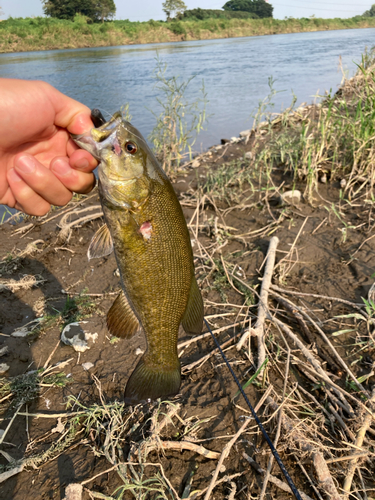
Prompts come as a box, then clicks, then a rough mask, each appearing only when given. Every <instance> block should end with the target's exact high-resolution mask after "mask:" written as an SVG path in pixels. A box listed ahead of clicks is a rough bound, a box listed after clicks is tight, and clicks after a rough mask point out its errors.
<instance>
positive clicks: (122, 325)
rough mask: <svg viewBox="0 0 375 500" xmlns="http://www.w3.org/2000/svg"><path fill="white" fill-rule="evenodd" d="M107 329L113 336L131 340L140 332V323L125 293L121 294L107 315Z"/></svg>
mask: <svg viewBox="0 0 375 500" xmlns="http://www.w3.org/2000/svg"><path fill="white" fill-rule="evenodd" d="M107 327H108V331H109V333H110V334H111V335H115V336H116V337H120V338H122V339H130V338H131V337H133V335H135V334H136V333H138V332H139V331H140V324H139V321H138V319H137V317H136V315H135V314H134V311H133V309H132V308H131V306H130V304H129V302H128V299H127V298H126V297H125V294H124V292H120V294H119V295H118V297H117V298H116V300H115V301H114V303H113V304H112V307H111V309H110V310H109V311H108V314H107Z"/></svg>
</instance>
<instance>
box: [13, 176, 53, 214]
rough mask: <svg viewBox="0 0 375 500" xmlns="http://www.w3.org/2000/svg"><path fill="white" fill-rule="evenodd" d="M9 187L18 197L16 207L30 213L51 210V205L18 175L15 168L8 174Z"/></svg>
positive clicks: (42, 212) (43, 212)
mask: <svg viewBox="0 0 375 500" xmlns="http://www.w3.org/2000/svg"><path fill="white" fill-rule="evenodd" d="M7 180H8V183H9V187H10V189H11V190H12V193H13V195H14V197H15V199H16V203H15V205H14V206H15V208H17V210H21V211H22V212H25V213H26V214H29V215H38V216H40V215H45V214H46V213H48V212H49V210H50V208H51V205H50V204H49V203H48V202H47V201H46V200H44V199H43V198H42V197H41V196H39V195H38V194H37V193H35V191H33V190H32V188H31V187H30V186H28V185H27V184H26V182H25V181H24V180H23V179H22V177H20V176H19V175H18V173H17V172H16V171H15V169H14V168H12V169H10V170H9V172H8V174H7Z"/></svg>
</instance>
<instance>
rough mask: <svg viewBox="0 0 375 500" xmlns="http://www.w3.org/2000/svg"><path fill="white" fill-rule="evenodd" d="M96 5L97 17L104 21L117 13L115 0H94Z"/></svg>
mask: <svg viewBox="0 0 375 500" xmlns="http://www.w3.org/2000/svg"><path fill="white" fill-rule="evenodd" d="M94 4H95V6H96V17H97V19H100V20H101V21H102V22H103V21H104V19H109V18H110V17H113V16H114V15H115V14H116V5H115V2H114V0H98V1H94Z"/></svg>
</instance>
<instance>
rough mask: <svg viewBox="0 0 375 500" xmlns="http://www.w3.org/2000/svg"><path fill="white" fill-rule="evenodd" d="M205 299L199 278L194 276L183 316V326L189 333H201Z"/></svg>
mask: <svg viewBox="0 0 375 500" xmlns="http://www.w3.org/2000/svg"><path fill="white" fill-rule="evenodd" d="M203 316H204V308H203V299H202V295H201V292H200V290H199V287H198V284H197V280H196V279H195V277H193V279H192V282H191V287H190V292H189V300H188V303H187V306H186V310H185V314H184V316H183V318H182V326H183V328H184V330H185V332H186V333H187V334H188V335H199V334H200V333H201V332H202V327H203Z"/></svg>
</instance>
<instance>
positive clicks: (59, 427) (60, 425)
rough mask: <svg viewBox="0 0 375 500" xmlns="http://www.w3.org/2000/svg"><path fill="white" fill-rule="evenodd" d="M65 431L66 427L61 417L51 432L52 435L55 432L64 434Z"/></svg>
mask: <svg viewBox="0 0 375 500" xmlns="http://www.w3.org/2000/svg"><path fill="white" fill-rule="evenodd" d="M64 430H65V425H64V424H63V423H62V422H61V417H59V418H58V419H57V425H56V427H54V428H53V429H52V430H51V433H53V432H58V433H59V434H62V433H63V432H64Z"/></svg>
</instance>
